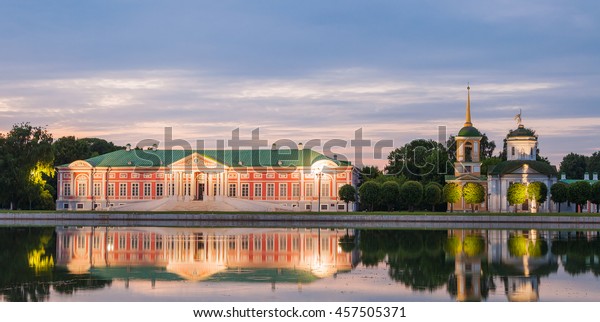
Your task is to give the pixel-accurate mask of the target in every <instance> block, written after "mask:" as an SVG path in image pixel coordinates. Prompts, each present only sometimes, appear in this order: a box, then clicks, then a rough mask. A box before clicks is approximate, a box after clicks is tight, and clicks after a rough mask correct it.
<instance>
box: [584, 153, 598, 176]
mask: <svg viewBox="0 0 600 322" xmlns="http://www.w3.org/2000/svg"><path fill="white" fill-rule="evenodd" d="M587 171H588V172H589V173H590V174H593V173H600V151H596V152H594V153H592V155H591V156H589V157H588V158H587Z"/></svg>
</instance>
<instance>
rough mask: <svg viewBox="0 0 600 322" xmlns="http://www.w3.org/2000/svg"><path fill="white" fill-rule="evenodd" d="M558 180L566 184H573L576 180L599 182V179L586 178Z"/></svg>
mask: <svg viewBox="0 0 600 322" xmlns="http://www.w3.org/2000/svg"><path fill="white" fill-rule="evenodd" d="M558 181H559V182H564V183H566V184H571V183H575V182H578V181H585V182H587V183H589V184H594V183H596V182H598V180H584V179H580V180H579V179H564V180H558Z"/></svg>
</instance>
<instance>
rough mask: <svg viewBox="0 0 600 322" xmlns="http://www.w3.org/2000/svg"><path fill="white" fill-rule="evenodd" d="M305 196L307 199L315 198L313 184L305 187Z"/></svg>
mask: <svg viewBox="0 0 600 322" xmlns="http://www.w3.org/2000/svg"><path fill="white" fill-rule="evenodd" d="M304 195H305V196H307V197H313V196H314V194H313V184H312V183H307V184H306V185H305V186H304Z"/></svg>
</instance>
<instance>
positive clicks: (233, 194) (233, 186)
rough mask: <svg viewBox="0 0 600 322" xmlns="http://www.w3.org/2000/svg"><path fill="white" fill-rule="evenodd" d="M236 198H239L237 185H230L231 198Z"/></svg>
mask: <svg viewBox="0 0 600 322" xmlns="http://www.w3.org/2000/svg"><path fill="white" fill-rule="evenodd" d="M236 196H237V191H236V185H235V183H230V184H229V197H236Z"/></svg>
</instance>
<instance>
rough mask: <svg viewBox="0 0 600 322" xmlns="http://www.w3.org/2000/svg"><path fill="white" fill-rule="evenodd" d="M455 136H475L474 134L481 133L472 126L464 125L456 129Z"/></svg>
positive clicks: (479, 134)
mask: <svg viewBox="0 0 600 322" xmlns="http://www.w3.org/2000/svg"><path fill="white" fill-rule="evenodd" d="M457 136H470V137H475V136H481V133H480V132H479V130H477V128H475V127H474V126H465V127H463V128H462V129H460V131H458V135H457Z"/></svg>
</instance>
